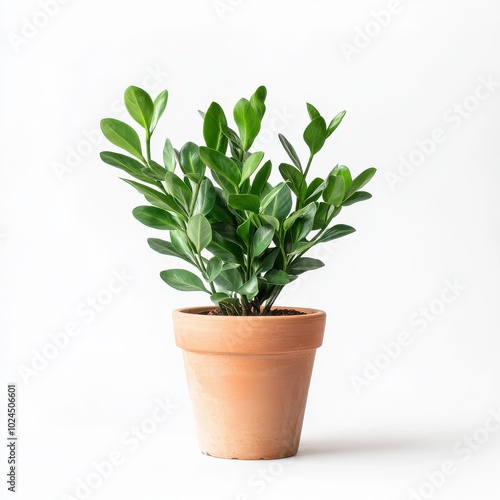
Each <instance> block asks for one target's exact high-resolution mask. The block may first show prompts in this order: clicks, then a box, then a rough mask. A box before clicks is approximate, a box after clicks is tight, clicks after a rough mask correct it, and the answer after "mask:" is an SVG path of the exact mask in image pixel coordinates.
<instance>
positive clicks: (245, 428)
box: [173, 307, 326, 460]
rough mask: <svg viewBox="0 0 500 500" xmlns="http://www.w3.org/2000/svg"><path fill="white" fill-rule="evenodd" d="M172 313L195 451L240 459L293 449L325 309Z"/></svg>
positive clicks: (281, 454) (198, 309)
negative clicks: (191, 410) (272, 313)
mask: <svg viewBox="0 0 500 500" xmlns="http://www.w3.org/2000/svg"><path fill="white" fill-rule="evenodd" d="M209 309H211V307H195V308H185V309H178V310H176V311H174V313H173V320H174V329H175V339H176V344H177V345H178V346H179V347H181V348H182V349H183V354H184V364H185V368H186V376H187V381H188V386H189V391H190V394H191V399H192V402H193V407H194V414H195V420H196V424H197V428H198V437H199V442H200V447H201V451H202V452H203V453H204V454H206V455H211V456H214V457H221V458H238V459H245V460H255V459H275V458H285V457H291V456H293V455H295V454H296V453H297V450H298V447H299V441H300V433H301V430H302V422H303V419H304V412H305V407H306V400H307V393H308V390H309V382H310V379H311V373H312V369H313V363H314V357H315V354H316V349H317V348H318V347H319V346H320V345H321V343H322V341H323V332H324V327H325V319H326V314H325V313H324V312H323V311H319V310H315V309H300V308H294V309H296V310H299V311H301V312H304V313H306V314H303V315H295V316H246V317H245V316H208V315H206V314H200V312H204V311H207V310H209Z"/></svg>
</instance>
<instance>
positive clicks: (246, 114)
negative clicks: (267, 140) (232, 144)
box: [233, 98, 260, 151]
mask: <svg viewBox="0 0 500 500" xmlns="http://www.w3.org/2000/svg"><path fill="white" fill-rule="evenodd" d="M233 116H234V121H235V122H236V125H237V126H238V131H239V132H240V137H241V146H242V148H243V151H248V150H249V149H250V147H251V146H252V144H253V141H254V140H255V138H256V137H257V135H258V133H259V131H260V118H259V115H258V114H257V113H256V112H255V110H254V108H253V106H252V104H251V103H250V101H249V100H248V99H245V98H242V99H240V100H239V101H238V102H237V103H236V106H235V107H234V111H233Z"/></svg>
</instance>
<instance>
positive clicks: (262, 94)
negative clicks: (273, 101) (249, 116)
mask: <svg viewBox="0 0 500 500" xmlns="http://www.w3.org/2000/svg"><path fill="white" fill-rule="evenodd" d="M266 97H267V89H266V87H264V86H263V85H261V86H260V87H259V88H258V89H257V90H256V91H255V92H254V94H253V95H252V97H250V104H251V105H252V107H253V109H254V111H255V112H256V113H257V115H258V117H259V119H260V121H262V118H264V114H265V113H266V105H265V104H264V103H265V101H266Z"/></svg>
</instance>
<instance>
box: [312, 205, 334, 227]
mask: <svg viewBox="0 0 500 500" xmlns="http://www.w3.org/2000/svg"><path fill="white" fill-rule="evenodd" d="M334 210H335V207H332V205H328V203H323V202H320V203H318V208H317V210H316V214H315V215H314V223H313V230H315V229H323V228H324V227H326V226H327V225H328V224H329V222H328V221H329V220H330V216H331V215H332V213H333V211H334Z"/></svg>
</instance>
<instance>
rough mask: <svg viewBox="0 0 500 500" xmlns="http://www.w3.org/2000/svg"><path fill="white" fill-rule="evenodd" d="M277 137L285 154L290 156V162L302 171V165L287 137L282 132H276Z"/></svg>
mask: <svg viewBox="0 0 500 500" xmlns="http://www.w3.org/2000/svg"><path fill="white" fill-rule="evenodd" d="M278 137H279V139H280V142H281V144H282V145H283V147H284V148H285V151H286V153H287V155H288V156H289V157H290V160H292V163H293V164H294V165H295V166H296V167H297V168H298V169H299V170H300V171H301V172H302V165H301V163H300V160H299V157H298V155H297V153H296V151H295V149H294V147H293V146H292V145H291V144H290V142H289V141H288V139H287V138H286V137H285V136H284V135H283V134H278Z"/></svg>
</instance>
